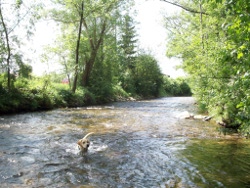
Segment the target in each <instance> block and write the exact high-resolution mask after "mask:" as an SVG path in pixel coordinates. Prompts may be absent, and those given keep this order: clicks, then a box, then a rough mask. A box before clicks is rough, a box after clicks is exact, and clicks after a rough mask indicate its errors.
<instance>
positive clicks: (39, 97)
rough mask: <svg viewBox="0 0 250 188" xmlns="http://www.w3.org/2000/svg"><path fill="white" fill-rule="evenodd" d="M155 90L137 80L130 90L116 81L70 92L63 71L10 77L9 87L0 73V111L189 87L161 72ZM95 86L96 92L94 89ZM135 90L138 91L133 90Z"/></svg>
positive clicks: (186, 91)
mask: <svg viewBox="0 0 250 188" xmlns="http://www.w3.org/2000/svg"><path fill="white" fill-rule="evenodd" d="M161 78H162V80H161V81H159V82H160V84H159V88H157V92H156V91H155V87H153V85H150V84H148V83H147V82H150V81H151V82H152V80H147V79H146V78H145V80H147V81H145V83H142V82H140V83H139V82H138V83H137V84H138V85H139V86H140V90H138V89H135V92H134V93H129V92H127V91H125V90H124V89H123V88H122V87H121V86H120V85H113V86H112V87H108V89H107V88H106V87H105V86H103V87H102V88H93V87H92V88H91V87H90V88H84V87H79V88H77V90H76V92H72V90H71V89H70V86H69V83H68V82H67V81H65V79H63V75H57V74H51V75H49V76H44V77H39V78H38V77H34V78H32V79H27V78H17V79H13V82H12V84H11V86H12V87H11V88H10V89H9V88H7V87H6V82H5V80H6V76H4V75H1V76H0V113H1V114H4V113H19V112H30V111H38V110H49V109H54V108H60V107H82V106H87V105H92V104H103V103H107V102H112V101H125V100H131V99H132V98H133V99H138V100H140V99H144V98H155V97H163V96H189V95H191V91H190V88H189V86H188V84H187V83H186V82H185V80H184V79H181V78H178V79H176V80H175V79H172V78H169V77H167V76H162V77H161ZM97 90H98V93H96V91H97ZM136 90H137V91H138V92H136Z"/></svg>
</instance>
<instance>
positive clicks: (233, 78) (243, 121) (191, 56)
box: [166, 0, 250, 134]
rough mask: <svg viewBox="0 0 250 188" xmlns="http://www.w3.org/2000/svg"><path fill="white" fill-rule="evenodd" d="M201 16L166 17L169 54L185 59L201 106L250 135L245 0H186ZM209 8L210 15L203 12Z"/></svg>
mask: <svg viewBox="0 0 250 188" xmlns="http://www.w3.org/2000/svg"><path fill="white" fill-rule="evenodd" d="M185 3H186V5H188V7H195V6H196V7H197V8H196V10H200V14H197V13H192V12H189V11H185V12H184V11H183V12H181V13H180V14H179V15H178V16H175V17H174V18H173V19H171V18H167V19H166V22H167V29H168V30H169V32H171V35H169V44H168V50H167V54H168V56H170V57H172V56H177V57H180V58H182V60H183V64H182V67H183V68H184V70H185V71H186V72H187V73H189V75H190V78H191V82H192V90H193V92H194V94H195V96H196V97H197V99H198V101H199V104H200V106H201V107H202V108H203V109H204V110H206V111H208V112H209V113H210V114H211V115H213V116H215V117H216V118H217V119H218V120H219V121H221V122H223V124H225V125H226V126H231V127H235V128H238V127H239V126H241V127H240V130H241V131H242V132H244V133H247V134H249V133H250V126H249V115H248V114H249V112H250V110H249V109H248V107H247V106H248V105H249V104H250V103H249V97H248V93H249V89H248V88H249V86H250V83H249V81H248V77H249V76H248V75H249V74H248V70H249V68H250V67H249V63H248V62H249V53H248V52H249V43H248V42H246V41H249V40H250V39H249V37H250V36H249V29H248V28H249V17H248V16H246V15H247V12H249V9H250V3H246V2H245V1H241V0H240V1H237V2H236V1H229V0H210V1H198V4H197V1H195V0H194V1H185ZM202 11H205V12H206V14H202V13H201V12H202Z"/></svg>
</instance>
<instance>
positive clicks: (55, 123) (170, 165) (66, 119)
mask: <svg viewBox="0 0 250 188" xmlns="http://www.w3.org/2000/svg"><path fill="white" fill-rule="evenodd" d="M187 111H188V112H190V113H196V108H195V105H194V100H193V98H189V97H180V98H176V97H175V98H174V97H173V98H171V97H169V98H162V99H156V100H146V101H137V102H117V103H112V104H109V105H105V106H91V107H85V108H75V109H58V110H53V111H47V112H36V113H26V114H18V115H8V116H1V117H0V186H1V187H17V188H20V187H61V188H62V187H79V188H80V187H86V188H87V187H88V188H90V187H93V188H99V187H101V188H102V187H104V188H106V187H114V188H132V187H135V188H144V187H146V188H147V187H148V188H154V187H160V188H170V187H183V188H186V187H192V188H194V187H211V188H214V187H230V188H234V187H235V188H236V187H237V188H238V187H250V141H249V140H247V139H245V138H241V137H239V136H238V135H236V134H232V135H224V134H223V133H221V132H220V131H219V130H218V126H217V125H214V124H211V123H209V122H204V121H202V120H187V119H184V118H183V115H184V114H185V113H186V112H187ZM89 132H95V134H94V135H92V136H91V137H90V140H91V146H90V148H89V151H88V153H87V155H85V156H82V155H80V154H79V151H78V149H77V147H76V142H77V140H78V139H80V138H82V137H83V136H84V135H85V134H87V133H89Z"/></svg>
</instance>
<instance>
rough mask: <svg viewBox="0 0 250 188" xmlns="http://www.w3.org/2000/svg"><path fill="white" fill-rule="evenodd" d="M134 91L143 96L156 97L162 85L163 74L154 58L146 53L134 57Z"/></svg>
mask: <svg viewBox="0 0 250 188" xmlns="http://www.w3.org/2000/svg"><path fill="white" fill-rule="evenodd" d="M135 86H136V93H137V94H138V95H140V96H144V97H152V96H153V97H158V96H159V94H160V90H161V88H162V86H163V75H162V73H161V70H160V67H159V65H158V63H157V61H156V59H155V58H154V57H153V56H151V55H148V54H140V55H139V56H138V57H137V58H136V67H135Z"/></svg>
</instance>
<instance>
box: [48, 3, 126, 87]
mask: <svg viewBox="0 0 250 188" xmlns="http://www.w3.org/2000/svg"><path fill="white" fill-rule="evenodd" d="M121 2H122V1H119V0H112V1H108V2H107V1H105V0H102V1H96V2H92V1H90V0H88V1H75V2H74V3H72V2H68V1H57V4H61V6H60V7H58V9H54V10H53V11H52V16H53V18H54V19H55V20H57V21H59V22H61V23H62V26H63V27H62V28H63V29H64V30H65V29H66V30H69V32H70V33H68V34H70V35H72V36H76V35H77V37H76V38H75V40H76V48H75V49H76V50H75V53H74V54H75V73H74V75H75V77H74V82H73V87H72V90H73V91H75V89H76V83H77V77H78V75H80V76H81V79H80V81H79V82H78V83H79V84H80V85H81V86H84V87H86V86H89V79H90V76H91V72H92V70H93V66H94V63H95V62H96V58H97V56H98V53H99V51H100V49H101V46H102V45H103V41H104V40H105V36H106V35H107V34H108V33H109V32H111V31H110V29H111V28H112V25H113V22H114V21H115V19H116V18H115V16H114V17H113V15H114V14H115V12H116V11H115V10H116V8H117V6H119V4H120V3H121ZM77 20H78V21H77ZM76 28H77V31H76ZM71 53H72V52H71ZM71 56H72V55H71Z"/></svg>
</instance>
